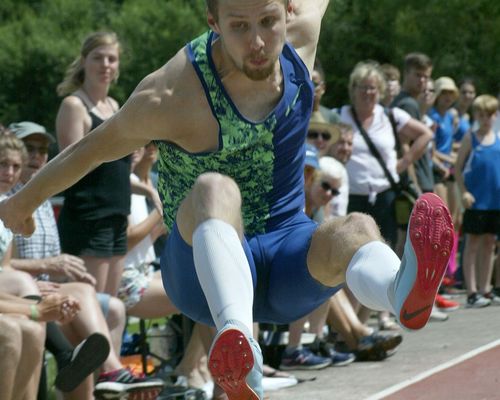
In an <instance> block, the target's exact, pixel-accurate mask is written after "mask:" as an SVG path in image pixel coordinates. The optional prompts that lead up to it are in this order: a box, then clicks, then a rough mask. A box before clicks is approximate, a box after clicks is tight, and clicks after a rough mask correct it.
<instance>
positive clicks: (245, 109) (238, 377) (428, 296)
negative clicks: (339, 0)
mask: <svg viewBox="0 0 500 400" xmlns="http://www.w3.org/2000/svg"><path fill="white" fill-rule="evenodd" d="M327 5H328V1H327V0H291V1H290V0H289V1H287V0H207V19H208V24H209V27H210V31H209V32H207V33H206V34H203V35H201V36H200V37H198V38H196V39H194V40H193V41H192V42H190V43H189V44H188V45H187V46H186V47H184V48H182V49H181V50H180V51H179V52H178V53H177V54H176V55H175V56H174V57H173V58H172V59H171V60H169V61H168V62H167V63H166V64H165V65H164V66H163V67H162V68H160V69H159V70H157V71H155V72H153V73H152V74H151V75H149V76H147V77H146V78H145V79H144V80H143V81H142V82H141V83H140V84H139V86H138V87H137V89H136V90H135V91H134V93H133V94H132V95H131V97H130V98H129V99H128V101H127V102H126V104H125V105H124V106H123V108H122V109H121V110H120V111H119V112H118V113H117V114H115V116H113V117H112V118H110V119H109V120H107V121H106V122H105V123H103V124H102V125H101V126H100V127H98V128H96V129H95V130H94V131H92V132H91V133H89V134H88V135H86V136H85V137H84V138H83V139H82V140H81V141H79V142H78V143H75V144H74V145H72V146H70V147H68V148H67V149H65V150H64V151H63V152H62V153H61V154H59V155H58V156H57V157H56V158H55V159H53V160H52V161H51V162H50V163H49V164H48V165H47V166H46V167H45V168H44V169H43V170H41V171H40V172H39V173H38V174H37V175H36V176H35V177H34V178H33V179H32V180H31V181H30V182H29V183H28V184H27V185H26V186H25V187H24V188H23V189H22V190H21V191H19V192H18V193H16V194H15V195H14V196H12V197H11V198H9V199H8V200H6V201H4V202H3V203H2V204H1V205H0V218H1V219H2V220H3V221H4V222H5V224H6V225H7V226H8V227H10V228H11V229H12V230H13V231H15V232H17V233H23V234H30V233H31V232H32V231H33V229H34V223H33V219H32V217H31V215H32V213H33V211H34V210H35V209H36V208H37V207H38V205H39V204H41V203H42V202H43V201H44V200H45V199H47V198H49V197H50V196H52V195H53V194H55V193H58V192H61V191H62V190H64V189H65V188H67V187H68V186H70V185H72V184H73V183H75V182H76V181H77V180H78V179H80V178H81V177H83V176H84V175H85V174H87V173H88V172H89V171H91V170H92V169H93V168H95V167H96V166H97V165H99V164H100V163H102V162H106V161H110V160H114V159H118V158H120V157H122V156H124V155H126V154H128V153H131V152H132V151H133V150H134V149H136V148H138V147H140V146H143V145H145V144H146V143H148V142H149V141H150V140H156V141H157V143H158V145H159V151H160V155H159V164H158V169H159V176H160V180H159V187H158V189H159V192H160V195H161V197H162V201H163V212H164V219H165V223H166V224H167V226H168V228H169V230H170V235H169V238H168V242H167V244H166V247H165V250H164V252H163V254H162V261H161V268H162V277H163V282H164V286H165V289H166V291H167V293H168V295H169V297H170V298H171V299H172V301H173V302H174V304H175V305H176V306H177V307H178V308H179V309H180V310H181V311H182V312H183V313H185V314H186V315H188V316H189V317H190V318H192V319H194V320H196V321H200V322H204V323H208V324H212V325H215V326H216V328H217V332H218V333H217V336H216V338H215V339H214V342H213V344H212V348H211V350H210V357H209V368H210V371H211V372H212V374H213V377H214V380H215V382H216V383H217V384H219V385H220V386H221V387H222V388H223V389H224V390H225V392H226V394H227V395H228V397H229V399H230V400H242V399H246V400H247V399H261V398H262V386H261V380H262V354H261V351H260V348H259V346H258V344H257V342H256V340H254V338H253V337H252V323H253V322H254V321H263V322H266V321H267V322H276V323H287V322H291V321H294V320H296V319H298V318H299V317H301V316H303V315H305V314H307V313H309V312H310V311H311V310H313V309H315V308H316V307H318V306H319V305H320V304H322V303H323V302H324V301H325V300H326V299H328V298H329V297H330V296H332V295H333V293H335V292H336V291H337V290H338V289H339V288H340V287H341V285H342V284H343V283H344V282H345V281H347V284H348V286H349V287H350V289H351V290H352V292H353V293H354V294H355V296H356V297H357V298H358V299H359V300H360V301H361V302H362V303H363V304H365V305H366V306H368V307H369V308H372V309H377V310H382V309H384V310H389V311H391V312H393V313H394V314H395V315H396V317H397V319H398V321H399V322H400V323H401V324H402V325H403V326H405V327H407V328H409V329H419V328H421V327H423V326H424V325H425V324H426V322H427V320H428V318H429V314H430V312H431V309H432V305H433V304H434V297H435V294H436V291H437V289H438V286H439V284H440V281H441V278H442V276H443V274H444V271H445V268H446V265H447V263H448V259H449V256H450V252H451V247H452V244H453V227H452V223H451V219H450V216H449V213H448V210H447V209H446V207H445V205H444V204H443V202H442V201H441V200H440V199H439V198H438V197H437V196H434V195H432V194H426V195H423V196H422V197H421V198H420V199H419V200H418V201H417V203H416V205H415V209H414V210H413V214H412V216H411V219H410V224H409V228H408V229H409V235H408V241H407V243H406V247H405V253H404V256H403V260H402V261H401V260H399V258H398V257H397V256H396V255H395V254H394V252H393V251H392V250H391V249H390V248H389V247H388V246H387V245H386V244H384V242H383V240H382V238H381V236H380V233H379V230H378V227H377V226H376V224H375V222H374V221H373V219H372V218H371V217H369V216H367V215H364V214H360V213H353V214H351V215H348V216H347V217H344V218H338V219H335V220H333V221H330V222H328V223H325V224H323V225H321V226H317V225H316V224H315V223H314V222H312V221H310V219H309V218H307V216H306V215H305V214H304V213H303V206H304V193H303V166H304V153H305V144H304V142H305V137H306V132H307V127H308V120H309V117H310V114H311V109H312V102H313V86H312V84H311V81H310V77H309V74H310V71H312V69H313V63H314V58H315V54H316V46H317V42H318V37H319V33H320V25H321V19H322V17H323V15H324V13H325V10H326V7H327ZM406 161H410V162H411V161H413V160H406Z"/></svg>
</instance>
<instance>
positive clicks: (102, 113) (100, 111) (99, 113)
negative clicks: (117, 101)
mask: <svg viewBox="0 0 500 400" xmlns="http://www.w3.org/2000/svg"><path fill="white" fill-rule="evenodd" d="M80 90H81V91H82V92H83V93H84V94H85V98H86V99H87V101H88V102H89V103H90V105H91V106H92V107H89V110H93V109H94V110H96V111H97V114H96V115H97V116H98V117H100V118H102V119H107V118H109V117H111V115H113V114H114V113H115V112H116V111H115V109H114V107H113V104H112V103H111V100H110V99H109V97H108V96H106V98H105V99H104V101H103V102H101V103H103V104H106V106H107V110H103V109H100V108H99V106H98V105H97V104H96V103H94V101H93V100H92V98H91V97H90V95H89V94H88V92H87V91H86V90H85V88H84V87H83V86H82V87H80ZM109 111H111V114H109V115H108V113H109Z"/></svg>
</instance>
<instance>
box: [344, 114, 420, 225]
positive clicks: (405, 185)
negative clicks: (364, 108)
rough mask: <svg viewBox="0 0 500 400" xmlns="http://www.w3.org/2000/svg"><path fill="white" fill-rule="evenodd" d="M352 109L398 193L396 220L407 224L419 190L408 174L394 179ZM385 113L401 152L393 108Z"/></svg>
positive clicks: (371, 148) (395, 210)
mask: <svg viewBox="0 0 500 400" xmlns="http://www.w3.org/2000/svg"><path fill="white" fill-rule="evenodd" d="M351 111H352V116H353V119H354V122H355V123H356V126H357V127H358V129H359V132H360V133H361V136H363V139H365V142H366V144H367V145H368V148H369V149H370V151H371V153H372V155H373V156H374V157H375V159H376V160H377V161H378V163H379V164H380V166H381V167H382V169H383V171H384V174H385V176H386V177H387V179H388V180H389V183H390V184H391V188H392V189H393V190H394V192H395V193H396V199H395V200H394V212H395V215H396V222H397V224H398V225H407V224H408V221H409V220H410V215H411V211H412V210H413V206H414V204H415V201H416V200H417V198H418V193H417V190H416V189H415V188H414V187H412V183H411V180H410V179H409V177H408V176H407V175H406V176H404V177H402V178H403V179H401V180H400V181H399V182H396V181H395V180H394V178H393V176H392V175H391V173H390V172H389V170H388V169H387V166H386V165H385V162H384V160H383V159H382V156H381V155H380V153H379V151H378V149H377V147H376V146H375V145H374V144H373V142H372V140H371V139H370V137H369V136H368V133H367V132H366V130H365V128H363V125H361V123H360V122H359V119H358V116H357V114H356V111H355V110H354V107H351ZM385 113H386V114H387V116H388V118H389V121H390V122H391V127H392V132H393V134H394V137H395V139H396V151H397V152H398V153H399V149H400V143H399V139H398V137H397V132H396V121H395V120H394V115H393V113H392V110H390V109H385Z"/></svg>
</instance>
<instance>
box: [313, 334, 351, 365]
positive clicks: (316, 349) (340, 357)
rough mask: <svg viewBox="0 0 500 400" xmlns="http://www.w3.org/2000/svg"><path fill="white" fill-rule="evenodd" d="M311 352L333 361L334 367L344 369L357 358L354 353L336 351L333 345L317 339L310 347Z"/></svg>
mask: <svg viewBox="0 0 500 400" xmlns="http://www.w3.org/2000/svg"><path fill="white" fill-rule="evenodd" d="M309 348H310V350H311V351H312V352H313V353H315V354H316V355H318V356H321V357H328V358H330V359H331V360H332V364H331V365H332V367H343V366H344V365H348V364H350V363H352V362H353V361H354V360H355V359H356V356H355V355H354V353H352V352H346V353H343V352H340V351H336V350H335V346H334V345H333V344H332V343H328V342H327V341H326V340H322V339H318V338H316V339H315V340H314V342H313V343H311V345H310V346H309Z"/></svg>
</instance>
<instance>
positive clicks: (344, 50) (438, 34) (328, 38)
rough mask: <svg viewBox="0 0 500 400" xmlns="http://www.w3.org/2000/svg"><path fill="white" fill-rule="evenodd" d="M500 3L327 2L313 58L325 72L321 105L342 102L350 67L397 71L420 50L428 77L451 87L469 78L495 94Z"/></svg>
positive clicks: (430, 0)
mask: <svg viewBox="0 0 500 400" xmlns="http://www.w3.org/2000/svg"><path fill="white" fill-rule="evenodd" d="M499 35H500V3H499V2H493V1H489V0H475V1H467V0H448V1H441V0H424V1H421V0H419V1H417V0H409V1H405V2H401V1H399V0H378V1H372V0H331V1H330V6H329V8H328V11H327V15H326V18H325V20H324V22H323V27H322V33H321V37H320V45H319V50H318V56H319V57H320V59H321V61H322V64H323V66H324V68H325V71H326V75H327V84H328V90H327V93H326V95H325V103H326V104H329V105H332V106H340V105H342V104H344V103H346V102H348V95H347V82H348V79H349V74H350V72H351V71H352V69H353V67H354V65H355V64H356V63H357V62H358V61H361V60H366V59H374V60H377V61H379V62H380V63H391V64H393V65H395V66H397V67H398V68H400V69H402V63H403V58H404V56H405V54H407V53H409V52H412V51H421V52H424V53H426V54H428V55H429V56H430V57H431V58H432V60H433V63H434V72H433V77H435V78H437V77H439V76H443V75H448V76H451V77H453V78H454V79H455V80H456V81H457V84H458V82H459V81H460V80H461V79H463V78H464V77H473V78H474V79H475V81H476V83H477V86H478V91H479V93H485V92H487V93H492V94H496V93H497V91H498V90H499V89H500V87H499V86H498V85H499V81H498V71H499V67H498V65H500V53H499V52H498V50H496V51H495V49H498V48H499V44H500V36H499Z"/></svg>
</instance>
